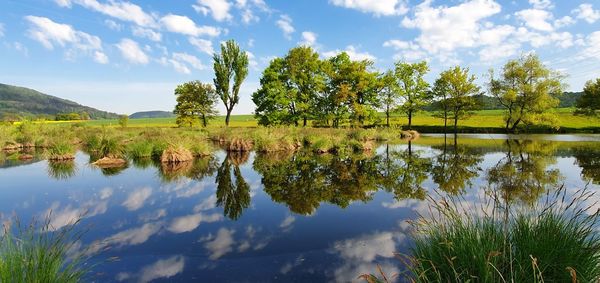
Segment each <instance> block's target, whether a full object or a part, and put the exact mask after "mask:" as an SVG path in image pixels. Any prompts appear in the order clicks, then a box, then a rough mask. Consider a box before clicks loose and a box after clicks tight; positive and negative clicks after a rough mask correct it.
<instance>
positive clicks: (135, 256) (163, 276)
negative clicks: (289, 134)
mask: <svg viewBox="0 0 600 283" xmlns="http://www.w3.org/2000/svg"><path fill="white" fill-rule="evenodd" d="M4 159H6V158H3V159H0V160H4ZM89 161H90V157H89V156H88V155H87V154H85V153H84V152H79V153H78V154H77V156H76V160H75V161H74V162H73V163H48V162H47V161H44V160H40V159H35V158H34V159H33V160H31V161H18V160H13V159H10V158H8V159H6V160H4V162H3V163H2V165H1V166H0V219H1V220H2V221H3V222H6V221H9V220H10V219H11V218H12V217H13V216H14V215H16V216H18V218H19V219H21V220H22V222H27V221H28V220H30V219H32V218H37V219H43V218H45V217H49V219H50V220H49V221H50V224H51V225H52V227H53V228H55V229H59V228H61V227H64V226H66V225H69V223H71V222H72V221H74V220H75V219H77V218H79V217H83V220H82V223H81V227H84V228H85V229H88V231H87V232H86V233H85V234H84V236H83V237H82V239H81V240H80V242H79V243H78V248H79V249H81V250H85V251H86V252H87V253H88V254H89V255H90V256H91V259H90V264H97V265H94V268H93V270H92V273H91V276H92V278H93V279H94V280H95V281H98V282H150V281H152V282H160V281H169V282H189V281H199V282H272V281H284V282H327V281H333V282H349V281H356V280H357V277H358V276H359V275H360V274H362V273H375V272H377V265H379V266H381V268H382V269H383V270H384V271H385V272H386V273H388V274H393V273H398V272H401V270H402V269H403V268H402V262H401V261H400V260H398V259H397V258H395V256H394V253H396V252H398V253H409V249H410V246H411V242H410V237H409V235H410V233H411V225H410V223H409V222H408V220H414V219H416V218H417V217H418V216H419V215H420V214H422V213H426V211H427V209H428V201H432V200H433V201H434V200H435V199H438V198H439V197H440V196H442V195H451V196H457V197H460V198H461V199H464V200H465V201H467V202H473V203H476V202H478V201H481V198H482V197H483V196H484V195H485V192H487V191H496V192H500V193H501V195H502V197H503V198H504V199H505V200H507V201H510V202H513V203H515V204H516V205H524V206H527V205H530V204H532V203H535V202H537V201H539V200H540V199H541V198H543V197H544V195H546V193H548V192H552V191H553V190H556V189H557V188H558V187H560V186H563V185H564V187H565V188H566V190H567V191H575V190H577V189H581V188H584V187H586V186H587V187H588V188H589V189H591V190H592V191H595V190H598V188H600V187H599V185H598V184H600V136H595V135H585V136H577V135H568V136H567V135H565V136H558V135H555V136H544V135H536V136H517V137H515V136H503V135H494V136H489V135H464V136H460V137H459V138H458V140H456V141H455V140H453V139H452V138H450V137H448V138H447V139H445V138H444V136H443V135H430V136H427V135H425V136H423V137H421V138H420V139H419V140H416V141H414V142H411V143H410V144H409V143H399V144H383V145H380V146H379V147H378V148H377V150H376V151H374V152H371V153H368V154H367V153H365V154H356V155H340V156H336V155H330V154H325V155H315V154H311V153H307V152H297V153H295V154H291V153H287V154H286V153H276V154H257V153H254V152H252V153H229V154H227V153H226V152H224V151H220V152H217V153H216V154H215V155H214V156H213V157H212V158H201V159H198V160H196V161H194V162H193V163H183V164H178V165H171V166H167V165H161V164H156V163H155V162H153V161H151V160H138V161H135V162H134V161H129V164H128V167H127V168H112V169H99V168H96V167H94V166H92V165H90V164H89V163H90V162H89Z"/></svg>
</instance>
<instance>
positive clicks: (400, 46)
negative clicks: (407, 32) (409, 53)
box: [383, 39, 411, 50]
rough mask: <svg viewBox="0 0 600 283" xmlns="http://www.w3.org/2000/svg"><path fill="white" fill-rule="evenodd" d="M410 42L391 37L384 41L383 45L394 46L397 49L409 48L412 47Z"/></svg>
mask: <svg viewBox="0 0 600 283" xmlns="http://www.w3.org/2000/svg"><path fill="white" fill-rule="evenodd" d="M410 44H411V43H410V42H408V41H402V40H398V39H391V40H388V41H386V42H384V43H383V47H392V48H393V49H396V50H401V49H408V48H409V47H410Z"/></svg>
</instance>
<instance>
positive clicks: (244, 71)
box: [174, 40, 600, 132]
mask: <svg viewBox="0 0 600 283" xmlns="http://www.w3.org/2000/svg"><path fill="white" fill-rule="evenodd" d="M213 67H214V72H215V79H214V80H213V84H205V83H202V82H199V81H192V82H188V83H184V84H182V85H179V86H178V87H177V88H176V90H175V94H176V96H177V106H176V107H175V111H174V113H175V114H177V124H178V125H180V126H193V125H195V124H197V123H201V124H202V126H206V125H207V124H208V121H209V120H210V119H212V118H214V117H215V116H216V115H217V114H218V111H217V110H216V104H217V102H218V100H219V99H220V100H221V101H222V102H223V104H224V106H225V109H226V117H225V124H226V125H229V122H230V116H231V112H232V110H233V109H234V107H235V106H236V105H237V104H238V103H239V91H240V87H241V85H242V82H243V81H244V80H245V78H246V76H247V75H248V56H247V54H246V52H244V51H242V50H241V49H240V47H239V46H238V45H237V44H236V43H235V42H234V41H233V40H230V41H227V42H225V43H223V44H221V50H220V54H215V55H214V56H213ZM429 71H430V68H429V66H428V63H427V62H426V61H422V62H416V63H408V62H403V61H398V62H396V63H395V64H394V67H393V68H392V69H390V70H387V71H384V72H379V71H378V70H376V69H375V68H374V62H373V61H371V60H352V59H351V58H350V56H349V55H348V54H347V53H345V52H342V53H340V54H338V55H336V56H333V57H331V58H327V59H321V58H320V56H319V54H318V53H317V52H316V51H315V50H314V49H313V48H312V47H310V46H298V47H294V48H292V49H290V50H289V51H288V53H287V54H286V55H285V56H284V57H279V58H275V59H273V60H271V62H270V63H269V65H268V66H267V68H266V69H265V70H264V71H263V72H262V76H261V79H260V88H259V89H258V90H257V91H256V92H254V93H253V94H252V101H253V102H254V104H255V105H256V109H255V111H254V115H255V117H256V119H257V120H258V123H259V124H260V125H264V126H273V125H294V126H309V121H312V124H313V125H315V126H329V127H339V126H342V125H351V126H358V127H364V126H372V125H378V124H380V123H381V119H380V115H379V113H380V112H383V114H384V115H385V125H387V126H388V127H389V126H390V124H391V123H390V117H392V116H393V115H394V114H396V113H402V114H403V115H406V117H407V118H408V124H407V126H408V129H412V124H413V118H414V116H415V115H418V114H419V112H421V111H423V109H424V108H425V107H426V106H428V105H429V106H431V105H433V106H434V108H435V111H434V116H436V117H438V118H440V119H443V121H444V131H445V132H446V131H447V128H448V127H449V126H452V127H453V130H454V132H457V131H458V123H459V121H460V120H463V119H465V118H468V117H469V116H471V115H472V114H473V113H474V111H476V110H478V109H480V107H481V105H479V104H478V102H477V100H476V99H475V96H477V95H483V94H485V93H487V95H488V96H490V97H493V98H494V99H495V100H497V102H498V104H499V105H501V106H502V108H503V109H504V111H505V115H504V122H505V124H504V128H505V130H506V131H507V132H516V131H518V130H519V129H520V128H523V127H529V126H531V125H551V126H556V125H557V121H556V116H555V115H554V114H552V112H551V111H548V110H550V109H552V108H556V107H557V106H558V105H559V99H558V97H559V96H560V95H562V93H563V91H564V89H565V84H564V83H563V81H564V76H563V75H561V74H560V73H559V72H556V71H554V70H552V69H550V68H548V67H546V66H545V65H544V64H543V63H542V62H541V60H540V59H539V58H538V57H537V55H535V54H527V55H523V56H521V57H519V58H517V59H513V60H509V61H508V62H507V63H506V64H505V65H504V66H503V68H502V69H501V70H500V71H499V72H498V74H497V75H496V73H495V72H494V70H490V72H489V79H488V81H487V83H486V85H485V86H484V87H482V86H479V85H477V83H476V80H477V77H476V76H475V75H474V74H472V73H471V71H470V70H469V68H465V67H461V66H455V67H451V68H449V69H447V70H445V71H443V72H441V73H440V75H439V76H438V77H437V78H436V80H435V81H434V83H433V84H430V83H428V82H427V81H426V80H425V76H426V75H427V74H428V72H429ZM577 107H578V111H576V113H577V114H586V115H590V114H593V115H595V114H596V113H598V111H599V109H600V79H598V80H596V81H595V82H593V81H590V82H588V83H587V84H586V87H585V89H584V95H582V97H581V98H580V99H579V100H578V101H577Z"/></svg>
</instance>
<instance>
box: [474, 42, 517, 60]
mask: <svg viewBox="0 0 600 283" xmlns="http://www.w3.org/2000/svg"><path fill="white" fill-rule="evenodd" d="M519 48H521V45H520V44H517V43H505V44H500V45H493V46H487V47H485V48H483V49H481V50H480V51H479V59H480V60H481V61H482V62H485V63H489V62H495V61H497V60H500V59H505V58H508V57H511V56H513V55H515V54H517V52H518V50H519Z"/></svg>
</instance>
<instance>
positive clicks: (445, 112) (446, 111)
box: [444, 110, 448, 135]
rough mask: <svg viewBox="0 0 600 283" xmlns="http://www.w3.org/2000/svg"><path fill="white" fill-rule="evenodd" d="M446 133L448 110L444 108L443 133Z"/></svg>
mask: <svg viewBox="0 0 600 283" xmlns="http://www.w3.org/2000/svg"><path fill="white" fill-rule="evenodd" d="M446 133H448V110H444V135H446Z"/></svg>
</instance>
